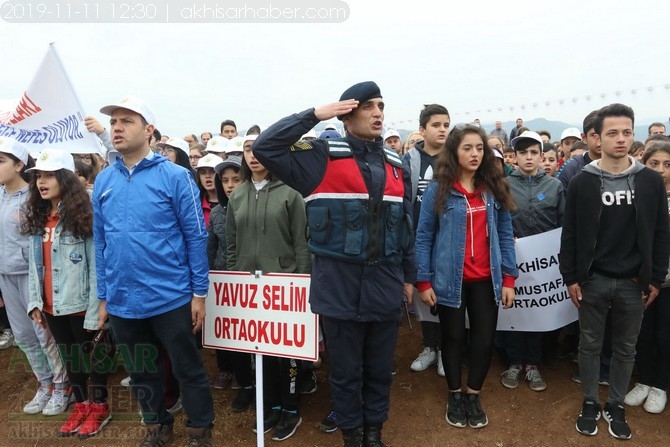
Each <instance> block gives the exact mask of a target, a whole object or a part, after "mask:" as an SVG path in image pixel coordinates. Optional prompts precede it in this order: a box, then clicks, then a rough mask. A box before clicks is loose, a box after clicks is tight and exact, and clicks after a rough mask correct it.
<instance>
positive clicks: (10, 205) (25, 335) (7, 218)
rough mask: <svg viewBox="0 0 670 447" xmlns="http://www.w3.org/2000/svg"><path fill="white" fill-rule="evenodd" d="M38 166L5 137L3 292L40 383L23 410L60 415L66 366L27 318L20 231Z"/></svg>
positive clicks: (0, 152)
mask: <svg viewBox="0 0 670 447" xmlns="http://www.w3.org/2000/svg"><path fill="white" fill-rule="evenodd" d="M33 166H35V161H34V160H33V158H32V157H31V156H30V155H29V154H28V148H27V147H26V146H24V145H23V144H21V143H19V142H18V141H16V140H14V139H13V138H7V137H0V253H2V256H0V290H2V297H3V301H4V306H5V307H6V309H7V316H8V318H9V322H10V324H11V326H12V330H13V331H14V334H13V335H14V337H15V340H16V344H17V345H18V346H19V348H21V350H22V351H23V352H24V353H25V354H26V358H27V359H28V363H29V364H30V367H31V368H32V370H33V373H34V374H35V377H36V378H37V380H38V381H39V383H40V386H39V388H38V389H37V392H36V393H35V397H33V398H32V399H31V400H30V402H28V403H27V404H26V405H25V406H24V407H23V412H24V413H26V414H39V413H41V414H44V415H45V416H55V415H57V414H60V413H62V412H63V411H65V409H66V407H67V399H68V396H67V388H68V383H67V374H66V373H65V366H64V365H63V362H62V361H61V359H60V356H59V355H58V348H57V347H56V341H55V340H54V337H53V336H52V335H51V332H50V331H49V330H48V329H47V328H43V327H40V326H39V325H37V324H35V322H33V321H32V320H31V319H30V317H29V316H28V310H29V309H30V308H29V307H28V300H29V298H28V297H29V294H28V256H29V255H28V253H29V250H28V247H29V245H30V242H29V238H28V237H26V236H25V235H22V234H21V227H22V225H23V223H24V217H23V216H24V213H25V207H26V202H27V200H28V182H29V181H30V173H28V172H26V171H27V170H28V169H29V168H32V167H33Z"/></svg>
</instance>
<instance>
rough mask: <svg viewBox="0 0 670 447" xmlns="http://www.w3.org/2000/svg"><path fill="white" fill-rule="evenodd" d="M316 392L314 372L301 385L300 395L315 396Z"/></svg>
mask: <svg viewBox="0 0 670 447" xmlns="http://www.w3.org/2000/svg"><path fill="white" fill-rule="evenodd" d="M315 392H316V374H314V372H312V373H311V374H310V375H309V377H307V378H306V379H303V381H302V383H301V384H300V394H314V393H315Z"/></svg>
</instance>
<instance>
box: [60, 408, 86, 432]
mask: <svg viewBox="0 0 670 447" xmlns="http://www.w3.org/2000/svg"><path fill="white" fill-rule="evenodd" d="M88 412H89V404H88V403H86V402H77V403H75V404H74V411H73V412H72V413H71V414H70V417H69V418H67V421H65V423H64V424H63V425H62V426H61V428H60V430H59V431H58V436H72V435H74V434H75V433H77V431H78V430H79V428H80V427H81V426H82V424H83V423H84V421H85V420H86V417H87V416H88Z"/></svg>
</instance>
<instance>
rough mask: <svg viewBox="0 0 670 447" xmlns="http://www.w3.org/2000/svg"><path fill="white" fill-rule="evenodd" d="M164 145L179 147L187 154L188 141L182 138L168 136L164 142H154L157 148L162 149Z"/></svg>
mask: <svg viewBox="0 0 670 447" xmlns="http://www.w3.org/2000/svg"><path fill="white" fill-rule="evenodd" d="M165 146H171V147H174V148H177V149H181V150H182V151H184V152H185V153H186V155H188V143H187V142H186V140H184V139H182V138H169V139H168V140H167V141H166V142H165V143H156V147H157V148H159V149H163V148H165Z"/></svg>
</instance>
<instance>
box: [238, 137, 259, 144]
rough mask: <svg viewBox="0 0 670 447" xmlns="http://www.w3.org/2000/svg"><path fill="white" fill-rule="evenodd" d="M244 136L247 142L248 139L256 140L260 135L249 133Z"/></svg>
mask: <svg viewBox="0 0 670 447" xmlns="http://www.w3.org/2000/svg"><path fill="white" fill-rule="evenodd" d="M242 138H243V139H244V143H246V142H247V141H256V138H258V135H247V136H246V137H242ZM243 146H244V145H243Z"/></svg>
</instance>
